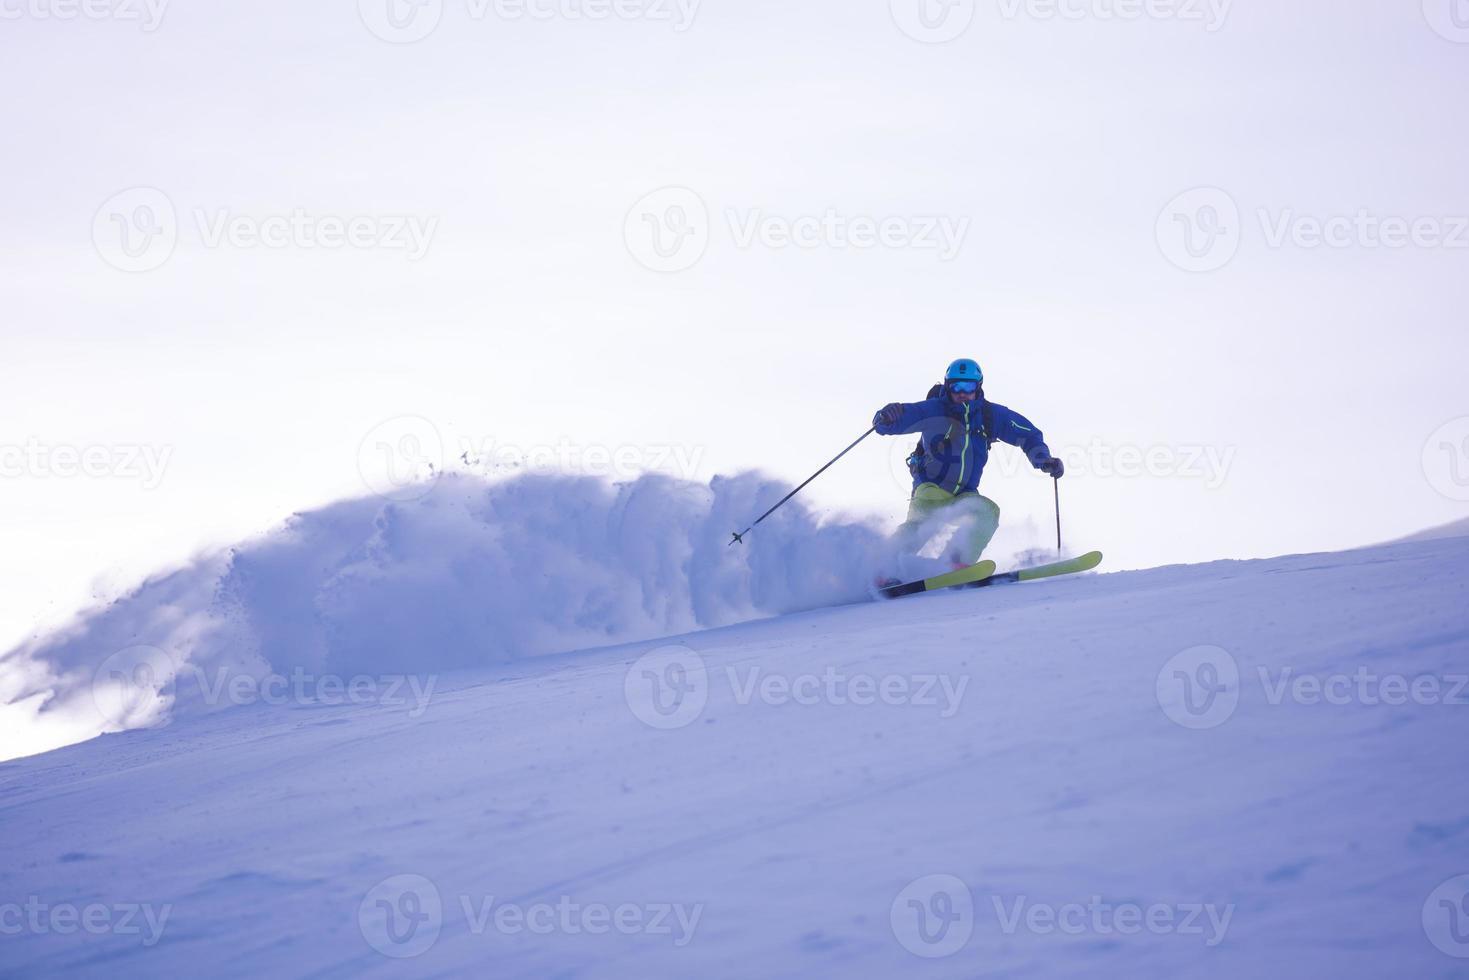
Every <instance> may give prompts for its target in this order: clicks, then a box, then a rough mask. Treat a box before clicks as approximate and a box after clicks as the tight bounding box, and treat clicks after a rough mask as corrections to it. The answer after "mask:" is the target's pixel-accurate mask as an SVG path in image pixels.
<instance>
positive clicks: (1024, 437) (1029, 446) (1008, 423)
mask: <svg viewBox="0 0 1469 980" xmlns="http://www.w3.org/2000/svg"><path fill="white" fill-rule="evenodd" d="M990 407H991V408H993V409H994V413H995V433H994V435H995V438H996V439H998V440H1000V441H1001V442H1003V443H1008V444H1009V445H1011V446H1017V447H1019V448H1020V449H1022V450H1024V451H1025V455H1026V456H1027V457H1028V458H1029V459H1030V465H1031V466H1034V467H1035V468H1036V469H1040V465H1041V464H1042V463H1044V462H1045V461H1046V460H1048V459H1050V458H1051V450H1050V447H1048V446H1047V445H1046V437H1045V435H1044V434H1043V433H1042V432H1041V430H1040V429H1038V428H1036V426H1035V424H1034V423H1033V422H1031V421H1030V419H1028V418H1026V417H1025V416H1024V415H1021V414H1020V413H1019V412H1012V411H1010V409H1008V408H1006V407H1005V406H1004V405H996V404H994V403H993V402H991V403H990Z"/></svg>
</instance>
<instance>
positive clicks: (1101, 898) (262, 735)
mask: <svg viewBox="0 0 1469 980" xmlns="http://www.w3.org/2000/svg"><path fill="white" fill-rule="evenodd" d="M806 530H807V531H811V529H810V528H807V529H806ZM1466 586H1469V539H1463V538H1457V539H1444V540H1435V541H1426V542H1417V543H1405V544H1396V545H1390V546H1383V547H1377V548H1371V549H1365V550H1361V551H1355V552H1347V553H1342V554H1327V555H1306V556H1299V557H1292V558H1283V559H1275V560H1269V561H1257V562H1222V563H1217V564H1212V565H1205V566H1189V567H1173V568H1163V569H1157V570H1152V571H1146V572H1132V573H1121V574H1112V575H1094V576H1087V577H1079V578H1072V579H1061V580H1054V581H1049V582H1040V583H1033V584H1026V585H1016V586H1010V587H1005V588H997V589H993V590H988V591H985V592H974V591H968V592H960V593H946V594H940V595H934V596H924V597H918V598H914V599H906V600H902V601H898V602H891V603H881V604H877V603H873V604H861V605H849V606H845V607H841V608H832V609H821V610H814V611H807V612H801V613H794V614H789V615H784V616H780V617H778V618H767V619H763V620H760V621H756V622H749V623H744V624H740V625H732V626H728V627H724V628H717V629H710V630H705V631H702V632H697V633H691V634H688V635H684V636H682V637H679V638H677V639H675V640H668V639H664V640H647V641H643V642H636V643H627V644H623V645H620V646H611V647H602V648H597V649H588V650H584V651H581V652H577V653H571V654H562V655H556V654H546V655H542V656H538V657H532V658H519V659H514V660H507V661H506V662H503V663H499V664H494V665H491V666H481V667H477V668H472V669H467V670H459V671H445V670H438V671H437V672H436V673H435V674H434V675H432V676H419V677H415V678H414V680H415V681H416V682H418V684H419V686H418V688H417V689H416V693H415V691H414V689H412V688H410V687H408V686H407V685H405V686H404V687H403V688H402V689H401V690H398V691H396V692H393V693H392V694H391V695H390V694H389V692H387V691H386V689H385V686H379V687H373V688H372V689H371V690H368V689H367V688H364V689H363V690H362V691H361V692H359V693H362V694H364V696H363V697H360V698H357V699H355V700H354V699H352V698H349V697H346V696H344V694H343V693H342V691H341V690H337V689H324V688H321V687H310V686H309V685H308V687H307V688H305V689H303V690H302V691H296V692H294V693H291V694H289V695H284V696H273V697H265V696H263V695H262V696H254V695H250V694H248V692H246V694H244V695H242V696H240V697H238V698H237V699H236V700H238V701H240V702H242V703H241V704H238V705H236V706H234V707H230V708H228V709H227V710H211V711H179V712H177V713H176V714H175V715H173V716H168V715H163V716H160V719H157V720H160V721H162V723H161V724H160V726H159V727H154V728H150V729H139V730H133V731H128V732H126V733H123V734H113V735H106V736H103V737H101V738H98V739H95V740H93V741H89V742H86V743H84V744H80V745H74V746H71V747H68V748H64V749H60V750H57V751H54V752H50V753H48V754H45V755H40V756H35V757H32V758H28V759H22V760H17V761H12V762H9V763H6V764H4V765H3V766H0V831H3V834H4V840H5V842H6V850H7V855H6V860H5V862H4V864H3V871H0V930H4V934H3V935H0V975H5V976H55V975H58V974H60V973H62V972H63V971H65V972H67V973H68V974H74V975H81V976H97V977H104V976H105V977H117V976H126V977H131V976H169V975H177V976H186V975H188V976H194V975H210V976H242V977H244V976H249V977H255V976H262V975H272V976H277V975H278V976H308V977H355V976H364V975H366V976H450V975H459V974H466V973H468V974H471V975H493V976H506V977H521V976H546V975H554V976H589V977H590V976H598V977H601V976H615V977H655V976H715V977H746V976H790V977H796V976H801V977H806V976H837V975H840V976H861V977H869V976H870V977H891V976H899V975H913V976H934V977H940V976H942V977H960V976H964V977H968V976H978V975H984V976H1036V977H1040V976H1045V977H1051V976H1077V977H1081V976H1136V977H1154V976H1159V977H1161V976H1182V977H1234V976H1242V975H1257V976H1293V977H1316V976H1323V977H1324V976H1334V977H1336V976H1340V977H1382V976H1416V977H1450V976H1464V975H1465V973H1466V968H1469V958H1464V957H1466V956H1469V901H1466V900H1465V898H1464V893H1465V891H1466V890H1469V878H1463V879H1460V878H1458V877H1457V876H1459V875H1465V874H1469V783H1466V780H1465V778H1464V773H1465V768H1464V746H1465V745H1466V744H1469V738H1466V735H1469V707H1466V706H1465V704H1464V703H1463V702H1465V701H1466V700H1469V692H1465V691H1464V690H1461V689H1458V685H1459V683H1460V679H1461V678H1462V676H1463V675H1464V674H1465V673H1466V671H1469V656H1466V649H1469V642H1466V641H1469V613H1466V609H1469V602H1466V599H1469V595H1466ZM389 592H390V590H389ZM386 594H388V593H384V595H386ZM646 600H647V597H646V596H645V597H644V601H645V602H646ZM135 601H136V600H135ZM156 612H157V614H158V616H160V617H163V616H164V610H163V608H162V607H160V608H159V609H158V610H156ZM165 618H166V617H165ZM183 618H187V617H183ZM82 632H83V633H84V632H85V630H83V631H82ZM78 635H80V634H78ZM433 635H434V636H435V638H436V639H439V640H442V637H441V636H440V635H439V634H433ZM71 642H73V643H78V642H80V641H79V640H77V639H76V638H75V637H73V638H72V641H71ZM77 656H78V657H79V656H80V654H77ZM446 656H447V655H446ZM453 663H455V659H454V658H453V657H452V656H449V657H448V658H447V659H445V660H443V661H442V662H441V665H443V666H447V665H449V664H453ZM1234 670H1237V674H1238V676H1237V678H1236V677H1235V676H1234V674H1233V673H1232V671H1234ZM1283 670H1289V671H1291V673H1290V674H1285V675H1283V674H1281V673H1280V672H1281V671H1283ZM1261 671H1265V674H1264V675H1263V678H1262V675H1261V673H1260V672H1261ZM1282 678H1283V679H1284V680H1283V682H1284V684H1285V687H1284V688H1281V687H1280V685H1281V683H1282ZM1302 678H1305V679H1306V680H1305V681H1304V682H1302V681H1301V679H1302ZM1333 678H1337V680H1333ZM1395 678H1396V679H1400V680H1401V684H1402V690H1400V689H1399V687H1398V686H1397V685H1398V682H1397V681H1396V680H1394V679H1395ZM864 679H865V680H864ZM1311 679H1316V681H1324V682H1325V690H1326V692H1327V694H1326V695H1325V700H1323V695H1322V694H1321V692H1320V690H1319V689H1317V688H1315V687H1313V683H1315V681H1312V680H1311ZM371 680H373V682H374V683H375V684H380V685H382V684H385V679H384V678H383V677H377V678H373V679H371ZM1293 682H1294V683H1296V684H1297V686H1295V687H1292V686H1291V684H1292V683H1293ZM1413 682H1416V683H1417V687H1416V688H1412V687H1409V686H1408V685H1410V684H1412V683H1413ZM864 685H868V686H864ZM1434 685H1436V686H1434ZM792 690H794V691H795V692H797V695H798V696H792V695H791V693H790V692H791V691H792ZM1210 691H1212V692H1213V693H1212V697H1211V696H1210V694H1209V692H1210ZM1313 691H1314V692H1315V693H1314V695H1313ZM882 692H885V694H884V693H882ZM1405 692H1406V693H1405ZM279 693H280V692H277V694H279ZM367 695H371V696H370V697H368V696H367ZM1328 702H1337V703H1328ZM169 718H171V720H165V719H169ZM88 917H90V918H88ZM84 922H85V923H90V925H88V926H86V927H83V926H82V925H81V924H80V923H84Z"/></svg>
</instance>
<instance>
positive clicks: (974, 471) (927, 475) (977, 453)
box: [873, 395, 1051, 494]
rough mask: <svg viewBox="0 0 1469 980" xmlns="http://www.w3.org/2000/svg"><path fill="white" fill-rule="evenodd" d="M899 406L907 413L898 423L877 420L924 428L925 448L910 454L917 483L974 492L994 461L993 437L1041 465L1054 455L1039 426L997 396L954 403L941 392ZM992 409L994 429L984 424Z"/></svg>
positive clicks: (883, 429)
mask: <svg viewBox="0 0 1469 980" xmlns="http://www.w3.org/2000/svg"><path fill="white" fill-rule="evenodd" d="M898 407H899V408H901V409H902V410H903V416H902V418H901V419H900V420H899V421H898V423H897V424H896V425H884V424H883V423H882V422H881V421H878V420H877V419H873V424H874V425H876V426H877V431H878V434H880V435H885V436H900V435H906V434H911V433H914V432H919V433H922V435H923V448H924V452H923V453H922V454H915V456H916V458H914V457H910V468H911V469H912V470H913V486H914V487H915V488H916V487H918V486H919V485H920V484H924V483H933V484H937V485H938V486H939V487H942V488H943V489H944V490H947V491H948V492H949V493H953V494H960V493H973V492H975V491H976V490H977V489H978V487H979V478H980V475H981V474H983V473H984V467H985V464H986V463H988V462H989V458H990V443H992V442H995V441H996V440H998V441H1000V442H1003V443H1008V444H1009V445H1011V446H1018V447H1019V448H1020V449H1023V450H1024V451H1025V455H1026V456H1028V457H1029V458H1030V463H1031V465H1032V466H1034V467H1035V468H1036V469H1040V467H1041V465H1042V464H1043V463H1045V461H1046V460H1048V459H1050V457H1051V450H1050V449H1049V448H1047V446H1046V442H1045V437H1044V436H1043V435H1042V434H1041V430H1040V429H1038V428H1036V427H1035V426H1034V425H1033V424H1031V422H1030V420H1029V419H1027V418H1026V417H1025V416H1023V415H1021V414H1020V413H1019V412H1012V411H1011V410H1010V409H1008V408H1006V407H1005V406H1004V405H999V404H996V403H995V402H985V401H981V400H975V401H972V402H967V403H963V404H955V403H954V402H951V401H949V399H948V397H947V396H943V395H941V396H939V397H937V398H930V399H928V400H926V401H921V402H913V403H912V404H906V403H904V404H900V405H899V406H898ZM986 407H988V409H989V411H988V412H986V411H985V409H986ZM987 415H988V416H989V419H990V424H991V426H992V427H993V430H994V431H988V430H987V429H986V427H985V417H986V416H987Z"/></svg>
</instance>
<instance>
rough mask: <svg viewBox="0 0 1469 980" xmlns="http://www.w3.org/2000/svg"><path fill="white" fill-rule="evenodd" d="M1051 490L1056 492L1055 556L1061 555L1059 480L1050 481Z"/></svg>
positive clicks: (1056, 478)
mask: <svg viewBox="0 0 1469 980" xmlns="http://www.w3.org/2000/svg"><path fill="white" fill-rule="evenodd" d="M1051 483H1052V484H1053V486H1052V489H1053V490H1055V491H1056V554H1058V555H1059V554H1060V553H1061V479H1060V477H1055V478H1053V479H1052V480H1051Z"/></svg>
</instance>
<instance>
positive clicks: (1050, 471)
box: [1036, 456, 1066, 480]
mask: <svg viewBox="0 0 1469 980" xmlns="http://www.w3.org/2000/svg"><path fill="white" fill-rule="evenodd" d="M1036 469H1038V470H1040V471H1041V472H1042V473H1044V474H1046V475H1047V476H1049V477H1051V479H1053V480H1059V479H1061V477H1062V476H1064V475H1065V474H1066V466H1065V464H1063V463H1062V462H1061V461H1060V460H1059V459H1057V458H1056V457H1054V456H1051V457H1048V458H1047V459H1045V460H1043V461H1042V462H1041V465H1040V466H1038V467H1036Z"/></svg>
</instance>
